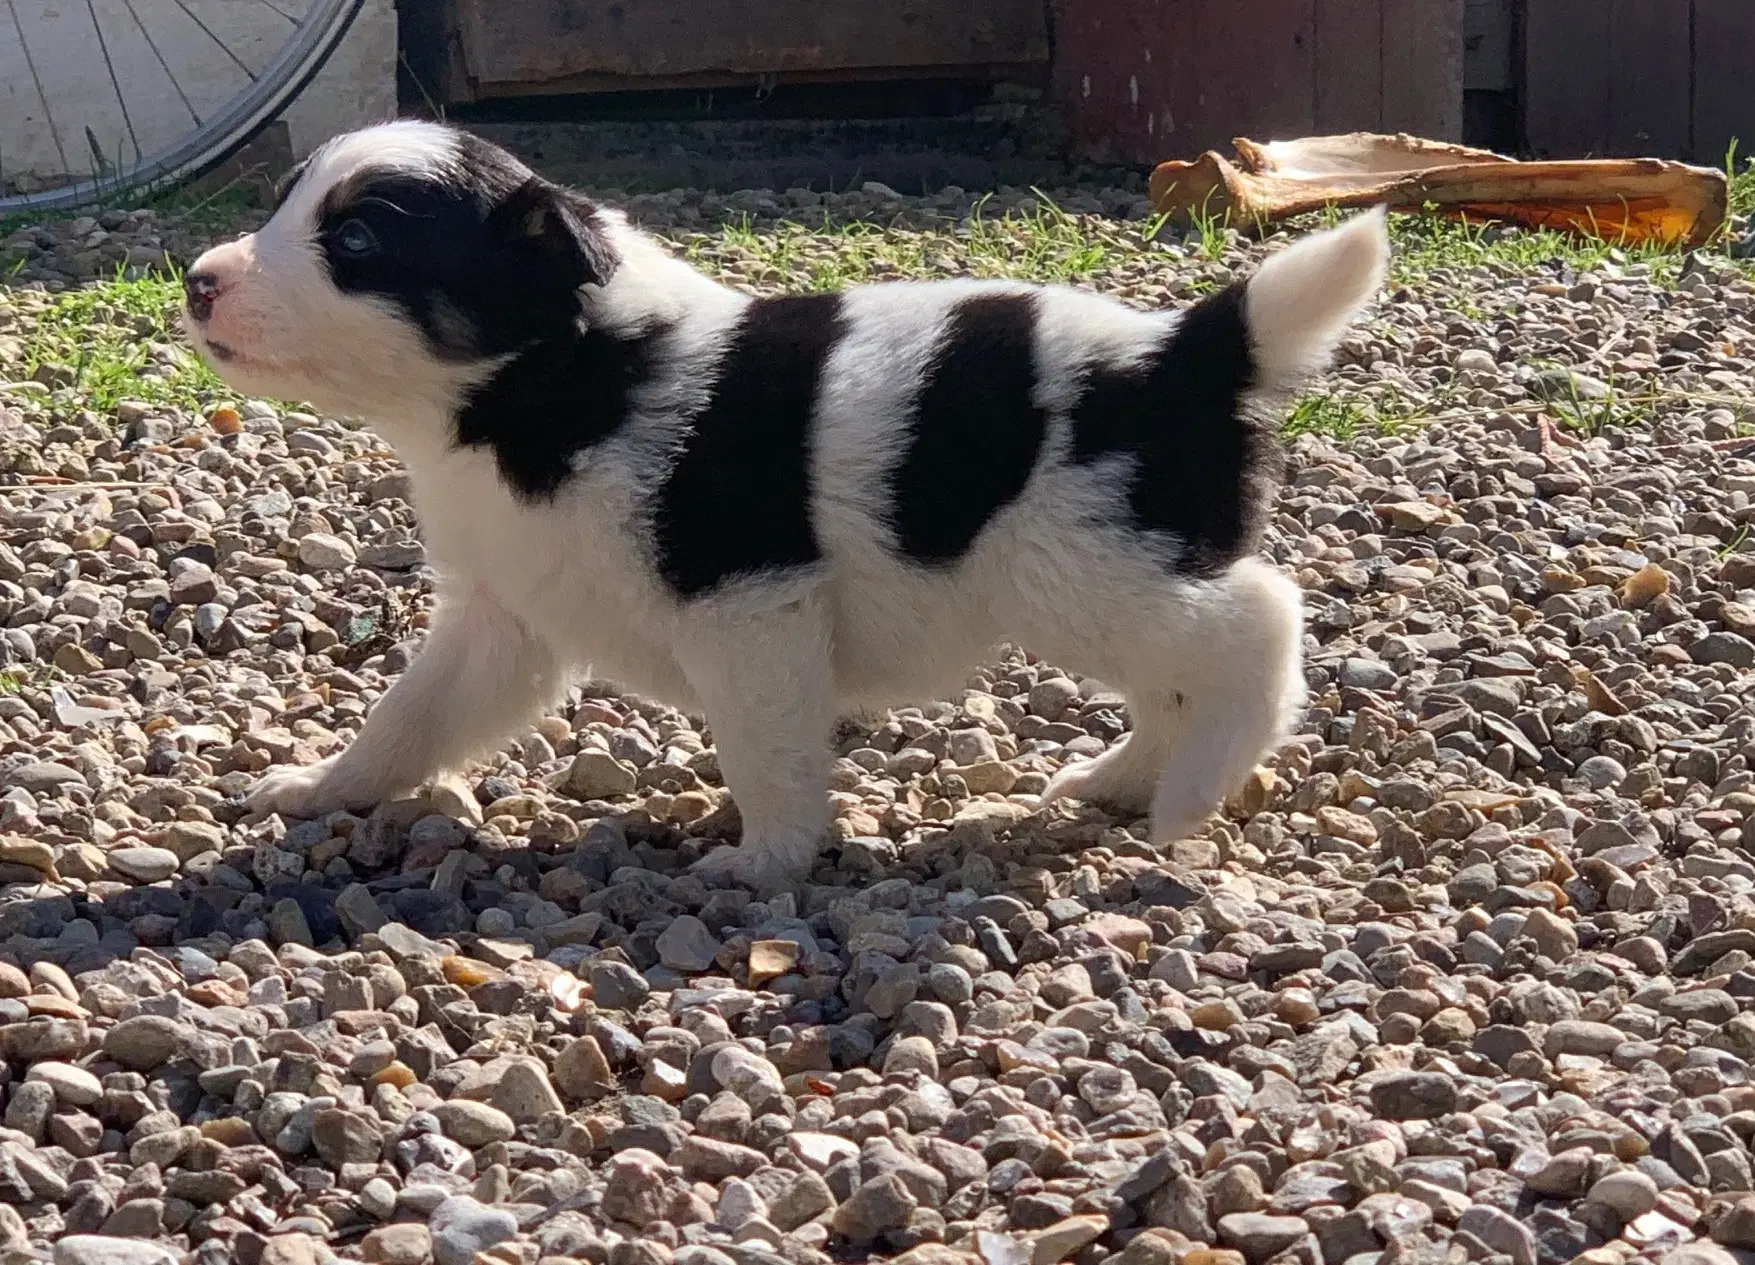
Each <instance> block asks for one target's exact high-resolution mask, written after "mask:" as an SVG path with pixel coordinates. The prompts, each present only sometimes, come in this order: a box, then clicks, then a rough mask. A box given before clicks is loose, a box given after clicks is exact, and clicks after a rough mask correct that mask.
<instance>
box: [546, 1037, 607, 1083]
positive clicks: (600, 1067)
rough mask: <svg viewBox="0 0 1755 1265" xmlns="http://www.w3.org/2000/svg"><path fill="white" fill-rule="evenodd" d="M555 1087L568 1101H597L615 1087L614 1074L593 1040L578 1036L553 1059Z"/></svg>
mask: <svg viewBox="0 0 1755 1265" xmlns="http://www.w3.org/2000/svg"><path fill="white" fill-rule="evenodd" d="M554 1079H555V1084H556V1085H558V1086H559V1087H560V1091H561V1093H563V1094H565V1095H566V1096H567V1097H569V1098H599V1097H602V1096H603V1095H604V1094H607V1093H609V1092H610V1091H612V1090H613V1089H614V1088H615V1083H616V1082H615V1073H614V1072H612V1071H611V1070H610V1066H609V1060H608V1059H606V1058H604V1057H603V1047H602V1046H600V1045H598V1044H597V1039H596V1038H595V1037H589V1036H586V1037H578V1038H576V1039H575V1040H574V1041H573V1042H572V1044H570V1045H569V1046H567V1048H566V1049H564V1050H562V1051H561V1052H560V1054H559V1055H558V1056H556V1058H555V1077H554Z"/></svg>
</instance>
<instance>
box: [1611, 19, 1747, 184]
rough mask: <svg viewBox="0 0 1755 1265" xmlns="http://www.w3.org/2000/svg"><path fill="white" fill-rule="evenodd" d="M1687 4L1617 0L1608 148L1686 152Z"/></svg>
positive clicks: (1633, 153) (1625, 154) (1623, 152)
mask: <svg viewBox="0 0 1755 1265" xmlns="http://www.w3.org/2000/svg"><path fill="white" fill-rule="evenodd" d="M1687 8H1688V6H1687V4H1686V3H1684V2H1683V0H1614V3H1613V5H1612V6H1611V7H1610V9H1609V44H1608V55H1609V72H1608V78H1609V116H1608V119H1607V120H1606V121H1605V123H1604V127H1603V132H1604V138H1603V152H1604V153H1606V154H1610V155H1613V156H1615V157H1617V158H1636V157H1640V156H1642V155H1647V154H1650V155H1656V156H1658V157H1662V158H1675V157H1678V156H1680V155H1684V154H1686V153H1687V152H1688V149H1689V130H1690V129H1689V117H1690V115H1691V113H1692V110H1691V108H1690V102H1689V100H1688V96H1689V80H1690V78H1691V75H1692V72H1691V67H1690V60H1691V57H1692V49H1691V48H1690V44H1691V39H1690V31H1689V23H1688V13H1687ZM1581 42H1582V41H1581ZM1751 55H1755V46H1751V47H1750V48H1748V49H1747V50H1746V51H1745V54H1744V56H1745V57H1748V56H1751Z"/></svg>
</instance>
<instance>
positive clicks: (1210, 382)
mask: <svg viewBox="0 0 1755 1265" xmlns="http://www.w3.org/2000/svg"><path fill="white" fill-rule="evenodd" d="M1255 380H1256V379H1255V363H1254V360H1253V358H1252V356H1251V353H1250V347H1249V327H1248V323H1247V321H1246V319H1245V317H1244V313H1243V286H1242V285H1240V284H1239V285H1234V286H1231V287H1230V288H1229V289H1226V290H1224V291H1222V292H1220V293H1219V294H1215V295H1212V296H1211V297H1209V298H1206V299H1203V300H1202V301H1201V302H1200V303H1198V304H1197V305H1195V306H1194V307H1193V308H1191V309H1190V310H1189V311H1188V312H1187V313H1186V314H1185V315H1184V316H1183V319H1182V321H1181V323H1180V324H1179V325H1178V326H1177V327H1176V329H1175V331H1174V333H1172V334H1171V336H1170V339H1169V341H1168V342H1167V343H1166V344H1165V345H1164V347H1163V348H1162V349H1160V351H1159V352H1158V353H1157V355H1156V356H1154V357H1152V358H1151V359H1150V360H1149V361H1147V362H1146V363H1145V364H1144V365H1142V366H1140V367H1138V368H1135V369H1131V370H1115V369H1105V368H1096V369H1093V370H1092V372H1091V374H1090V377H1089V379H1088V380H1087V381H1086V383H1085V387H1084V391H1083V394H1082V395H1081V397H1080V399H1079V402H1078V404H1077V405H1076V406H1075V407H1074V409H1073V413H1072V426H1073V445H1072V449H1073V451H1072V455H1073V460H1074V461H1075V462H1078V463H1080V464H1087V463H1090V462H1094V461H1098V460H1100V459H1102V458H1105V457H1113V456H1131V457H1133V458H1135V459H1136V463H1135V466H1134V470H1133V474H1132V481H1131V483H1130V485H1129V488H1128V500H1127V506H1128V511H1129V514H1130V517H1131V522H1132V526H1134V527H1135V528H1136V529H1138V530H1140V531H1144V532H1151V533H1155V534H1160V535H1162V536H1164V537H1167V538H1170V539H1168V540H1167V541H1166V543H1168V544H1171V545H1173V546H1174V547H1175V550H1176V553H1175V563H1174V565H1175V568H1176V570H1177V571H1178V572H1181V573H1183V574H1187V575H1191V576H1209V575H1214V574H1216V573H1218V572H1219V571H1221V570H1223V569H1224V568H1225V567H1227V566H1229V565H1230V564H1231V563H1233V562H1235V561H1236V560H1237V559H1238V558H1241V557H1243V556H1244V555H1246V554H1248V553H1250V552H1252V551H1253V550H1254V549H1255V548H1256V547H1257V545H1259V544H1260V541H1261V536H1262V533H1263V531H1264V529H1265V527H1266V522H1267V514H1268V508H1269V506H1270V504H1271V503H1272V496H1273V483H1274V481H1275V479H1276V477H1277V475H1278V466H1279V448H1278V446H1277V444H1276V443H1275V440H1274V436H1273V433H1272V431H1271V429H1270V428H1269V427H1268V426H1267V425H1266V423H1265V422H1263V421H1262V420H1260V419H1258V418H1255V417H1252V416H1250V415H1249V414H1248V413H1247V411H1246V410H1245V409H1244V408H1243V403H1244V401H1243V396H1244V394H1245V393H1246V392H1247V391H1249V390H1250V389H1251V388H1252V387H1253V386H1254V385H1255Z"/></svg>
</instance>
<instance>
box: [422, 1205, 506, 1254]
mask: <svg viewBox="0 0 1755 1265" xmlns="http://www.w3.org/2000/svg"><path fill="white" fill-rule="evenodd" d="M427 1229H428V1230H429V1231H431V1232H432V1236H433V1262H434V1265H474V1261H475V1255H476V1253H477V1252H485V1251H487V1249H488V1248H490V1247H493V1246H494V1245H495V1244H498V1243H504V1242H505V1241H506V1240H507V1239H509V1238H511V1237H512V1236H513V1235H515V1234H517V1233H518V1218H517V1217H515V1216H513V1215H512V1214H511V1213H509V1212H506V1211H505V1210H503V1209H500V1208H489V1207H486V1206H485V1205H483V1204H480V1203H477V1202H476V1201H475V1200H474V1199H471V1198H470V1197H469V1196H468V1195H453V1196H451V1197H450V1198H449V1199H447V1200H445V1201H444V1202H443V1203H441V1204H440V1205H439V1206H438V1207H437V1208H435V1209H433V1215H432V1216H431V1217H429V1218H428V1219H427Z"/></svg>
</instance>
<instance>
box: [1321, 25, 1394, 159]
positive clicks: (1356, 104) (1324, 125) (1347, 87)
mask: <svg viewBox="0 0 1755 1265" xmlns="http://www.w3.org/2000/svg"><path fill="white" fill-rule="evenodd" d="M1316 128H1317V130H1318V131H1319V132H1328V133H1333V132H1377V131H1381V130H1382V129H1383V0H1316Z"/></svg>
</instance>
